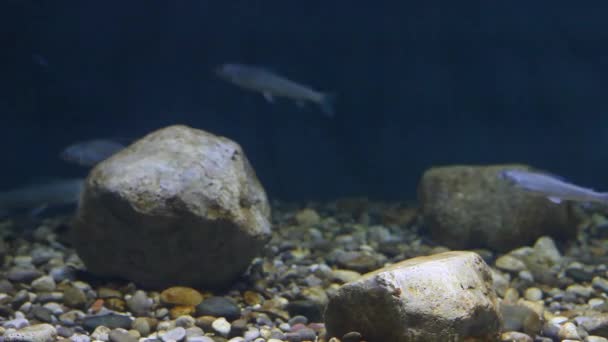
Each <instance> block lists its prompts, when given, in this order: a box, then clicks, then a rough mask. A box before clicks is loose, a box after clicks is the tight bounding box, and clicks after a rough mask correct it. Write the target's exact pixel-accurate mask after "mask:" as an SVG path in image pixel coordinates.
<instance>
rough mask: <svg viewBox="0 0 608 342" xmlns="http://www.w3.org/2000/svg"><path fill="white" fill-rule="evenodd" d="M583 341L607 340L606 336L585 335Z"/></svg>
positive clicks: (602, 341)
mask: <svg viewBox="0 0 608 342" xmlns="http://www.w3.org/2000/svg"><path fill="white" fill-rule="evenodd" d="M585 342H608V338H605V337H601V336H593V335H589V336H587V337H585Z"/></svg>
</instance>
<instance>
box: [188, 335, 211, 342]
mask: <svg viewBox="0 0 608 342" xmlns="http://www.w3.org/2000/svg"><path fill="white" fill-rule="evenodd" d="M186 342H215V341H214V340H213V339H212V338H211V337H209V336H188V337H186Z"/></svg>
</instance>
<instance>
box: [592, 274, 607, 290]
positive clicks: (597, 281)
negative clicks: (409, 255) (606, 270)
mask: <svg viewBox="0 0 608 342" xmlns="http://www.w3.org/2000/svg"><path fill="white" fill-rule="evenodd" d="M591 285H592V286H593V287H595V288H597V289H600V290H602V291H604V292H608V280H606V279H605V278H602V277H594V278H593V280H592V281H591Z"/></svg>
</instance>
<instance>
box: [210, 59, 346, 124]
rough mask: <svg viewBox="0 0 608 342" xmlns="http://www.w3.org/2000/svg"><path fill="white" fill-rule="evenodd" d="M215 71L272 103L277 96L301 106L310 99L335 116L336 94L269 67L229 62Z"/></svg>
mask: <svg viewBox="0 0 608 342" xmlns="http://www.w3.org/2000/svg"><path fill="white" fill-rule="evenodd" d="M215 73H216V74H217V75H218V76H219V77H220V78H222V79H224V80H226V81H228V82H231V83H233V84H235V85H237V86H240V87H241V88H244V89H248V90H252V91H255V92H259V93H261V94H262V95H263V96H264V98H265V99H266V100H267V101H268V102H270V103H273V102H274V99H275V97H285V98H289V99H292V100H295V101H296V104H298V105H300V106H302V105H304V103H305V102H306V101H308V102H312V103H315V104H317V105H319V106H320V108H321V110H322V111H323V113H325V115H327V116H328V117H333V116H334V108H333V102H334V98H335V96H334V95H333V94H328V93H323V92H320V91H317V90H314V89H312V88H311V87H309V86H306V85H303V84H299V83H296V82H294V81H291V80H289V79H287V78H285V77H283V76H280V75H278V74H276V73H274V72H272V71H270V70H268V69H265V68H262V67H258V66H252V65H244V64H235V63H227V64H223V65H221V66H219V67H217V68H216V69H215Z"/></svg>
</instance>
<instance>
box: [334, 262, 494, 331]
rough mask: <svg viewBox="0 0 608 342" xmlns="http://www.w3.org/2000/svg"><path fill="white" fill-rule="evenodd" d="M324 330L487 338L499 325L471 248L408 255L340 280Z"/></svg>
mask: <svg viewBox="0 0 608 342" xmlns="http://www.w3.org/2000/svg"><path fill="white" fill-rule="evenodd" d="M325 324H326V327H327V331H328V334H329V336H336V337H341V336H342V335H344V334H345V333H347V332H349V331H358V332H360V333H361V334H362V335H363V339H365V340H366V341H392V342H406V341H407V342H411V341H461V340H465V339H467V338H468V339H470V340H480V341H486V340H488V341H492V340H494V339H495V338H497V336H498V333H499V328H500V319H499V309H498V303H497V298H496V294H495V293H494V289H493V287H492V276H491V273H490V269H489V267H488V266H487V265H486V263H485V262H484V261H483V259H482V258H481V257H480V256H479V255H478V254H476V253H473V252H447V253H441V254H435V255H432V256H426V257H418V258H413V259H409V260H406V261H403V262H400V263H397V264H394V265H391V266H389V267H386V268H382V269H380V270H377V271H374V272H371V273H368V274H365V275H363V276H362V277H361V278H359V279H357V280H355V281H352V282H350V283H346V284H344V285H343V286H342V287H341V288H340V289H339V290H338V291H337V293H336V294H335V295H333V296H332V297H331V298H330V300H329V303H328V305H327V308H326V311H325Z"/></svg>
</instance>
